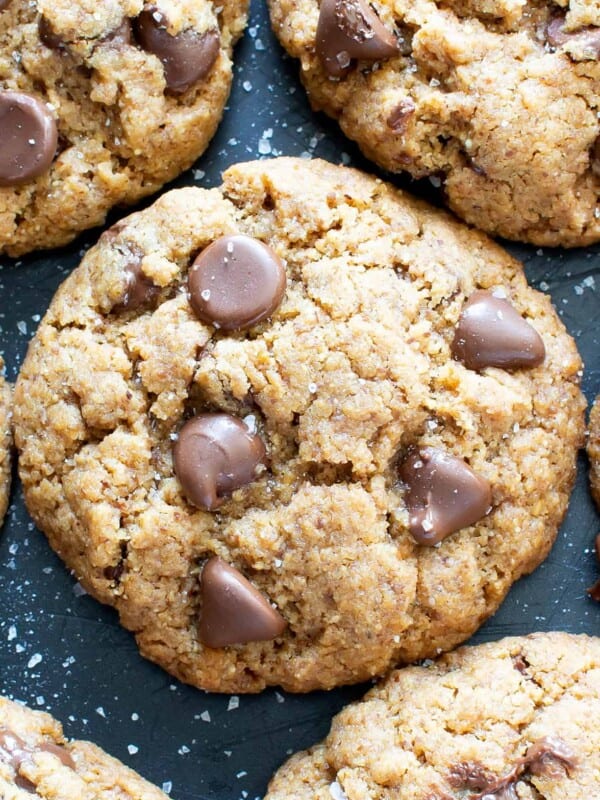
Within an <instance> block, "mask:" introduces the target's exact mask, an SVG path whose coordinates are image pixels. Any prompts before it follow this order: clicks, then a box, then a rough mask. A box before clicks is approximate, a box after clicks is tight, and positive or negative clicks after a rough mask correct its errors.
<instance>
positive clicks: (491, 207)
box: [269, 0, 600, 247]
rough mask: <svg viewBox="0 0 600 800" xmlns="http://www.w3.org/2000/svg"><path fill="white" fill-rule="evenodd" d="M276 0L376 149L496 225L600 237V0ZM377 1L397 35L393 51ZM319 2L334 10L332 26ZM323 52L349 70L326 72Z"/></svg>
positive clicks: (308, 68) (287, 43)
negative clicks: (323, 20)
mask: <svg viewBox="0 0 600 800" xmlns="http://www.w3.org/2000/svg"><path fill="white" fill-rule="evenodd" d="M269 5H270V11H271V19H272V23H273V27H274V30H275V33H276V34H277V36H278V37H279V39H280V41H281V42H282V44H283V46H284V47H285V48H286V50H287V51H288V52H289V53H290V54H291V55H293V56H294V57H296V58H298V59H300V62H301V78H302V81H303V82H304V84H305V86H306V88H307V90H308V93H309V98H310V102H311V104H312V105H313V107H314V108H315V109H318V110H323V111H325V112H326V113H328V114H329V115H330V116H332V117H334V118H335V119H336V120H337V121H338V122H339V124H340V126H341V128H342V130H343V131H344V133H345V134H346V135H347V136H349V137H350V138H351V139H354V140H355V141H356V142H358V144H359V145H360V147H361V149H362V150H363V151H364V153H365V154H366V155H367V156H368V157H369V158H370V159H372V160H373V161H375V162H376V163H378V164H379V165H381V166H382V167H384V168H386V169H388V170H391V171H393V172H401V171H406V172H409V173H410V174H411V175H413V176H415V177H423V176H432V179H433V181H434V182H435V183H436V185H439V184H440V183H441V184H442V186H443V189H444V192H445V196H446V200H447V202H448V204H449V206H450V207H451V208H452V209H453V210H454V211H455V212H456V213H457V214H458V215H459V216H461V217H462V218H463V219H465V220H467V221H468V222H470V223H472V224H473V225H475V226H476V227H478V228H479V229H481V230H485V231H487V232H488V233H491V234H493V235H499V236H503V237H506V238H509V239H516V240H521V241H526V242H532V243H535V244H542V245H564V246H568V247H570V246H574V245H582V244H587V243H590V242H595V241H597V240H598V239H599V238H600V218H599V206H598V199H599V192H600V182H599V177H598V174H599V171H600V170H599V162H598V146H597V137H598V135H599V132H600V127H599V122H598V110H599V99H600V67H599V65H598V57H599V53H600V28H599V27H596V26H599V25H600V16H599V15H598V9H597V6H596V5H595V4H594V3H592V2H588V1H587V0H572V2H571V3H568V2H566V0H565V2H562V0H561V2H560V3H557V4H554V3H552V2H541V3H538V2H529V0H524V2H512V0H452V2H449V3H436V2H433V0H418V1H417V2H415V1H414V0H410V2H409V0H377V2H375V3H373V4H372V5H369V4H367V3H366V2H363V0H352V1H351V2H346V0H323V2H321V3H319V0H270V2H269ZM371 9H375V12H377V14H378V15H379V21H380V23H381V24H383V26H384V28H385V31H384V33H385V36H386V37H389V36H391V37H392V40H394V39H395V44H394V45H393V48H392V54H391V55H390V52H387V53H386V48H385V47H382V42H383V43H384V44H385V41H386V40H385V39H383V40H382V39H378V37H377V35H376V32H375V34H374V27H373V26H374V25H375V24H379V22H378V20H377V16H376V15H375V12H373V11H372V10H371ZM320 13H321V15H324V14H327V15H328V18H329V20H330V21H329V22H328V23H327V24H326V25H325V28H326V30H325V34H326V35H322V30H323V28H321V29H319V28H318V26H319V18H320ZM336 15H337V16H336ZM365 15H366V17H365ZM370 16H371V17H372V16H375V20H374V21H373V20H372V19H371V22H369V19H368V17H370ZM365 19H366V22H365ZM331 20H333V21H331ZM371 23H372V24H371ZM336 26H337V28H336ZM336 30H337V32H336ZM344 30H345V31H346V33H347V37H346V39H344V38H343V36H344V34H343V31H344ZM340 31H342V32H340ZM382 36H383V34H382ZM373 42H375V43H376V44H377V43H379V47H378V48H376V47H374V45H373ZM336 44H337V47H336V46H335V45H336ZM369 45H370V48H369ZM388 46H389V45H388ZM369 49H370V51H371V53H372V52H375V55H371V54H370V52H369ZM381 53H383V56H381V55H380V54H381ZM332 54H333V55H332ZM328 59H337V62H338V63H337V67H338V70H337V71H338V73H339V72H341V75H335V76H332V75H331V70H330V69H328V68H327V61H328ZM330 63H331V62H330Z"/></svg>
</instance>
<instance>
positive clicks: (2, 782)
mask: <svg viewBox="0 0 600 800" xmlns="http://www.w3.org/2000/svg"><path fill="white" fill-rule="evenodd" d="M32 796H35V797H43V798H47V799H48V800H102V799H103V798H106V800H112V799H113V798H117V797H118V798H119V800H141V798H143V800H166V797H167V796H166V795H165V794H163V792H161V791H159V790H158V789H157V788H156V787H155V786H152V785H151V784H150V783H148V782H147V781H145V780H144V779H143V778H140V776H139V775H138V774H137V773H135V772H134V771H133V770H131V769H129V768H128V767H126V766H125V765H124V764H121V762H120V761H117V759H116V758H112V757H111V756H109V755H107V754H106V753H105V752H103V751H102V750H100V748H99V747H96V745H93V744H91V743H90V742H78V741H71V742H68V741H66V740H65V737H64V735H63V730H62V727H61V725H60V723H59V722H57V721H56V720H55V719H52V717H51V716H50V715H49V714H44V713H43V712H41V711H31V710H30V709H29V708H26V707H24V706H21V705H18V704H17V703H13V702H11V701H10V700H7V699H6V698H4V697H0V797H3V798H6V800H12V799H13V798H14V800H17V798H27V797H32Z"/></svg>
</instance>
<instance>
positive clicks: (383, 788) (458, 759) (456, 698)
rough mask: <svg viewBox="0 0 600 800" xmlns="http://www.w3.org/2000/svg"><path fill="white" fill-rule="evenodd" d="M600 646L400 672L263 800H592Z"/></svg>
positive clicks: (599, 759)
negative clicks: (395, 799)
mask: <svg viewBox="0 0 600 800" xmlns="http://www.w3.org/2000/svg"><path fill="white" fill-rule="evenodd" d="M597 711H600V642H599V640H598V639H594V638H589V637H587V636H574V635H569V634H565V633H547V634H533V635H531V636H527V637H522V638H510V639H503V640H501V641H500V642H495V643H492V644H486V645H481V646H479V647H463V648H460V649H459V650H457V651H455V652H454V653H451V654H450V655H446V656H443V657H442V658H440V659H439V660H438V661H436V662H434V663H428V664H426V665H423V666H418V667H407V668H406V669H403V670H397V671H394V672H392V673H391V674H390V676H389V677H388V678H387V679H386V680H385V681H384V682H382V683H381V684H380V685H379V686H377V687H376V688H374V689H372V690H371V691H370V692H368V694H367V695H366V696H365V697H364V698H363V700H361V701H359V702H357V703H353V704H352V705H349V706H347V707H346V708H345V709H344V710H343V711H341V713H340V714H338V715H337V717H335V718H334V720H333V724H332V727H331V731H330V733H329V736H328V737H327V739H326V740H325V741H324V742H323V743H322V744H319V745H316V746H315V747H313V748H311V749H310V750H307V751H306V752H303V753H299V754H297V755H295V756H293V757H292V758H291V759H290V760H289V761H288V762H287V763H286V764H284V766H283V767H281V769H280V770H279V771H278V772H277V773H276V775H275V777H274V778H273V780H272V781H271V784H270V786H269V790H268V792H267V794H266V796H265V800H280V799H282V798H286V800H308V798H311V800H331V798H333V799H334V800H364V798H378V800H386V798H402V800H434V798H435V800H438V798H439V800H459V798H460V800H517V798H518V799H519V800H541V799H542V798H543V800H564V798H567V797H568V798H569V800H588V798H590V797H596V796H597V794H598V780H599V779H598V774H599V772H600V756H599V755H598V746H599V745H600V734H599V733H598V731H597V728H596V726H594V725H590V724H589V720H590V719H591V718H593V717H594V712H597Z"/></svg>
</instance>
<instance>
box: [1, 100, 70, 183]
mask: <svg viewBox="0 0 600 800" xmlns="http://www.w3.org/2000/svg"><path fill="white" fill-rule="evenodd" d="M57 143H58V131H57V128H56V122H55V120H54V117H53V116H52V114H51V113H50V111H49V110H48V108H47V107H46V105H45V104H44V103H43V102H42V101H41V100H38V99H37V98H36V97H33V96H32V95H30V94H23V93H22V92H2V91H0V186H17V185H18V184H20V183H25V182H26V181H29V180H31V179H32V178H37V177H38V176H39V175H43V173H44V172H46V171H47V170H48V169H49V167H50V164H51V163H52V161H53V160H54V156H55V154H56V145H57Z"/></svg>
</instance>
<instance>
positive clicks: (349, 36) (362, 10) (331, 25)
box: [316, 0, 400, 78]
mask: <svg viewBox="0 0 600 800" xmlns="http://www.w3.org/2000/svg"><path fill="white" fill-rule="evenodd" d="M399 50H400V48H399V45H398V41H397V39H396V37H395V36H394V34H393V33H391V32H390V31H388V29H387V28H386V27H385V26H384V25H383V24H382V23H381V20H380V19H379V17H378V16H377V14H376V13H375V11H373V9H372V8H371V6H370V5H369V4H368V3H366V2H364V0H321V9H320V12H319V22H318V25H317V39H316V51H317V55H318V56H319V58H320V59H321V62H322V64H323V67H324V68H325V71H326V72H327V74H328V75H330V76H331V77H332V78H341V77H343V76H344V75H346V74H347V73H348V72H349V71H350V69H351V68H352V63H351V62H352V59H362V60H363V61H381V60H383V59H386V58H391V57H392V56H395V55H397V54H398V53H399Z"/></svg>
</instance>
